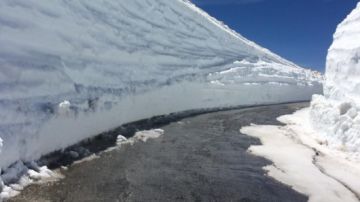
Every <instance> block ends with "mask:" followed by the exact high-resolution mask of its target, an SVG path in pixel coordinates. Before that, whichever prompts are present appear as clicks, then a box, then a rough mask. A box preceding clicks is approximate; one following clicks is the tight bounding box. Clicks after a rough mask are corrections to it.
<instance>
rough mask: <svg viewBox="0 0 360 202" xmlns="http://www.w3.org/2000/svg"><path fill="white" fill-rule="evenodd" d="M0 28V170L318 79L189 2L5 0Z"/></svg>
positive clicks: (303, 89) (296, 95)
mask: <svg viewBox="0 0 360 202" xmlns="http://www.w3.org/2000/svg"><path fill="white" fill-rule="evenodd" d="M0 30H1V31H0V45H1V49H0V150H1V153H0V168H2V169H5V168H6V167H8V166H10V165H11V164H13V163H15V162H16V161H23V162H31V161H32V160H36V159H38V158H39V157H41V156H42V155H44V154H47V153H49V152H52V151H54V150H59V149H63V148H65V147H67V146H70V145H72V144H74V143H77V142H79V141H81V140H83V139H86V138H88V137H91V136H93V135H96V134H99V133H101V132H104V131H107V130H109V129H112V128H114V127H117V126H119V125H121V124H123V123H127V122H131V121H135V120H139V119H143V118H148V117H152V116H155V115H161V114H167V113H171V112H178V111H183V110H190V109H200V108H213V107H228V106H235V105H252V104H265V103H278V102H288V101H298V100H308V99H310V97H311V95H312V94H314V93H319V92H321V89H322V85H321V83H320V81H321V79H322V78H321V75H319V74H318V73H316V72H312V71H310V70H305V69H302V68H300V67H298V66H296V65H295V64H293V63H291V62H289V61H287V60H285V59H283V58H281V57H279V56H277V55H276V54H273V53H272V52H270V51H269V50H267V49H264V48H262V47H260V46H258V45H256V44H255V43H253V42H251V41H249V40H247V39H245V38H244V37H242V36H241V35H239V34H237V33H236V32H234V31H232V30H231V29H229V28H228V27H227V26H225V25H224V24H222V23H221V22H219V21H217V20H216V19H214V18H212V17H210V16H209V15H207V14H206V13H205V12H203V11H202V10H200V9H198V8H197V7H196V6H194V5H193V4H192V3H190V2H189V1H187V0H173V1H169V0H132V1H127V0H118V1H112V0H101V1H82V0H73V1H67V0H54V1H46V2H45V1H42V2H39V1H36V0H16V1H14V0H2V1H0Z"/></svg>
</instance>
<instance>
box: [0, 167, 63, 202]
mask: <svg viewBox="0 0 360 202" xmlns="http://www.w3.org/2000/svg"><path fill="white" fill-rule="evenodd" d="M1 177H2V179H3V180H4V182H5V184H6V185H4V184H2V189H1V190H0V201H2V200H6V199H8V198H11V197H14V196H16V195H18V194H19V193H20V191H22V190H23V189H24V188H25V187H26V186H28V185H30V184H35V183H45V182H49V181H54V180H58V179H61V178H63V176H62V175H61V174H59V173H57V172H55V171H51V170H49V169H48V168H47V167H46V166H42V167H38V165H37V164H36V163H34V162H30V163H29V165H24V164H23V163H22V162H21V161H18V162H16V163H15V164H13V165H12V166H11V167H9V168H8V169H7V170H6V171H5V173H4V174H3V175H1ZM15 180H16V181H15Z"/></svg>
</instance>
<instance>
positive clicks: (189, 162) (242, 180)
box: [12, 104, 308, 202]
mask: <svg viewBox="0 0 360 202" xmlns="http://www.w3.org/2000/svg"><path fill="white" fill-rule="evenodd" d="M305 105H306V104H285V105H274V106H266V107H258V108H248V109H242V110H232V111H224V112H216V113H210V114H205V115H200V116H196V117H191V118H186V119H184V120H182V121H181V122H180V123H178V122H177V123H172V124H170V125H167V126H165V127H163V129H164V130H165V134H164V136H162V137H160V138H158V139H155V140H150V141H148V142H147V143H140V142H139V143H136V144H135V145H133V146H130V145H125V146H122V147H121V149H119V150H115V151H112V152H109V153H104V154H102V155H101V158H99V159H95V160H93V161H89V162H84V163H81V164H77V165H73V166H71V167H70V168H69V170H68V171H66V172H65V173H64V174H65V175H66V178H65V179H64V180H61V181H59V182H55V183H51V184H47V185H41V186H39V185H33V186H30V187H29V188H27V189H26V190H24V192H23V193H22V194H21V195H20V196H18V197H17V198H14V199H12V201H146V202H148V201H206V202H207V201H226V202H227V201H243V202H245V201H246V202H250V201H263V202H271V201H274V202H281V201H291V202H296V201H307V200H308V198H307V197H306V196H303V195H301V194H299V193H297V192H295V191H294V190H292V189H290V188H289V187H287V186H286V185H283V184H281V183H279V182H277V181H275V180H273V179H271V178H269V177H267V176H266V174H265V173H264V171H263V170H262V167H263V166H266V165H269V164H271V162H269V161H267V160H266V159H263V158H260V157H256V156H253V155H250V154H248V153H247V152H246V150H247V149H248V148H249V146H250V145H257V144H260V142H259V141H258V140H257V139H254V138H251V137H248V136H246V135H243V134H240V132H239V129H240V128H241V127H242V126H246V125H249V124H251V123H256V124H278V123H277V121H276V117H278V116H279V115H283V114H288V113H291V112H293V111H294V110H295V109H297V108H300V107H303V106H305Z"/></svg>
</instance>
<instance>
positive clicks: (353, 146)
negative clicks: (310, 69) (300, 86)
mask: <svg viewBox="0 0 360 202" xmlns="http://www.w3.org/2000/svg"><path fill="white" fill-rule="evenodd" d="M325 76H326V81H325V84H324V96H314V97H313V100H312V103H311V111H310V113H311V116H310V118H311V120H312V123H313V124H312V125H313V127H314V128H315V130H317V131H318V132H319V135H321V136H322V137H323V138H325V139H326V140H327V142H328V143H329V146H331V147H333V148H337V149H341V150H345V151H348V152H355V153H356V152H360V115H359V112H360V3H359V4H358V5H357V7H356V8H355V9H354V11H352V13H351V14H350V15H348V16H347V18H346V19H345V20H344V21H343V22H342V23H341V24H340V25H339V26H338V28H337V30H336V33H335V35H334V42H333V44H332V45H331V47H330V49H329V52H328V56H327V66H326V74H325Z"/></svg>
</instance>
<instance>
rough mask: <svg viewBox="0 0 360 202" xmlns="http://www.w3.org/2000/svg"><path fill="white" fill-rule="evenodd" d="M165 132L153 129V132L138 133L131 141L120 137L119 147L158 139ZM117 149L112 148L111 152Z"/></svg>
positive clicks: (118, 140)
mask: <svg viewBox="0 0 360 202" xmlns="http://www.w3.org/2000/svg"><path fill="white" fill-rule="evenodd" d="M164 133H165V131H164V130H163V129H152V130H143V131H138V132H136V133H135V135H134V136H133V137H131V138H129V139H126V138H125V137H124V136H122V135H119V136H118V138H117V146H121V145H123V144H131V145H133V144H134V143H135V142H139V141H142V142H147V141H148V140H149V139H156V138H159V137H161V136H162V135H164ZM113 149H116V147H115V148H111V149H110V150H109V151H111V150H113Z"/></svg>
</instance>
